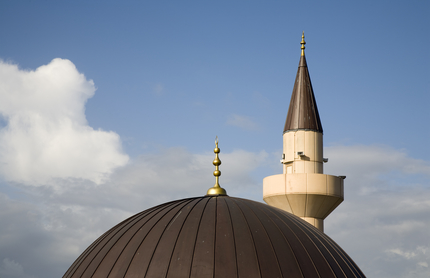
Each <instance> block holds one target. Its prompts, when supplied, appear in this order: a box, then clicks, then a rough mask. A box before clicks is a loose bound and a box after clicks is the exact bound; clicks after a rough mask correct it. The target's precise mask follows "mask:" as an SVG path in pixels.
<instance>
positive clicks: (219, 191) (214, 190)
mask: <svg viewBox="0 0 430 278" xmlns="http://www.w3.org/2000/svg"><path fill="white" fill-rule="evenodd" d="M220 151H221V150H220V149H219V148H218V136H217V137H216V139H215V149H214V153H215V159H214V161H213V162H212V164H213V165H214V166H215V171H214V176H215V185H214V186H213V187H211V188H209V190H208V192H207V193H206V196H215V195H227V191H225V189H224V188H222V187H221V186H220V185H219V176H221V171H220V170H219V166H220V165H221V160H220V159H219V157H218V154H219V153H220Z"/></svg>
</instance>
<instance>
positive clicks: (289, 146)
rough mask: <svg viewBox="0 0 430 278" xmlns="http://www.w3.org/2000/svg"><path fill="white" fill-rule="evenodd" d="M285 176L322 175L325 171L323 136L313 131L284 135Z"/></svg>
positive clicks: (300, 131) (289, 132)
mask: <svg viewBox="0 0 430 278" xmlns="http://www.w3.org/2000/svg"><path fill="white" fill-rule="evenodd" d="M283 150H284V152H283V154H282V160H281V162H282V164H283V173H284V174H293V173H320V174H322V173H323V172H324V170H323V162H324V161H323V135H322V133H321V132H315V131H311V130H295V131H288V132H285V133H284V135H283Z"/></svg>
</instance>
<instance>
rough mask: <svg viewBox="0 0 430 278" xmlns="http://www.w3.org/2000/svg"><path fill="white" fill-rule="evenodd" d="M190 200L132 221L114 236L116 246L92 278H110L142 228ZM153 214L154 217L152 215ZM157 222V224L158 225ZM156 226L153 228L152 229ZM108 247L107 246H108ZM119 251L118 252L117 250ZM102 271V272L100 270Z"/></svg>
mask: <svg viewBox="0 0 430 278" xmlns="http://www.w3.org/2000/svg"><path fill="white" fill-rule="evenodd" d="M189 202H190V200H184V201H183V202H180V203H176V204H175V203H172V204H171V205H170V206H167V208H166V207H162V208H161V210H154V211H153V212H151V213H149V214H146V215H142V217H140V218H139V219H137V220H136V221H132V222H131V223H130V224H131V225H125V226H123V227H122V228H121V229H120V230H119V231H118V232H117V233H116V234H115V235H114V236H113V238H115V237H117V236H118V237H119V238H118V239H117V240H116V242H115V244H114V245H112V246H111V247H109V249H108V250H107V251H106V253H105V254H104V257H103V258H102V261H101V262H100V263H99V264H98V266H97V269H96V270H94V272H93V275H92V276H91V277H93V278H96V277H108V275H110V273H111V272H112V270H113V268H114V267H115V265H116V264H117V262H118V259H119V258H120V257H121V255H122V254H123V253H124V252H125V251H126V252H127V251H128V250H127V249H128V247H129V243H130V241H131V240H132V239H133V238H134V236H135V235H136V234H137V233H138V232H139V231H140V230H141V228H142V227H143V226H145V225H147V224H148V222H149V221H151V220H152V221H153V220H155V219H156V217H157V216H159V219H158V220H157V222H158V221H159V220H160V219H162V218H163V216H164V215H166V214H167V213H169V212H170V211H171V210H174V209H175V208H177V207H181V206H183V205H184V204H187V203H189ZM165 210H167V212H166V213H165V214H164V215H163V214H161V215H160V212H162V211H165ZM152 214H153V215H152ZM148 217H149V219H147V220H143V219H144V218H148ZM140 221H143V222H144V223H142V224H140V225H139V224H138V223H139V222H140ZM157 222H156V223H157ZM154 226H155V225H153V226H152V228H153V227H154ZM119 233H122V234H121V235H119ZM129 234H131V236H129ZM121 240H122V241H124V243H120V242H121ZM106 246H107V245H106ZM116 246H118V248H115V247H116ZM115 249H118V250H115ZM98 269H100V270H98Z"/></svg>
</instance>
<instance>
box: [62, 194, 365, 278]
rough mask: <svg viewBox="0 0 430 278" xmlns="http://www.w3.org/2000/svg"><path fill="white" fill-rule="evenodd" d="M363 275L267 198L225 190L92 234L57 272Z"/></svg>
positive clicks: (257, 277)
mask: <svg viewBox="0 0 430 278" xmlns="http://www.w3.org/2000/svg"><path fill="white" fill-rule="evenodd" d="M100 277H103V278H106V277H110V278H142V277H165V278H177V277H180V278H184V277H189V278H206V277H207V278H218V277H229V278H230V277H246V278H262V277H264V278H266V277H269V278H272V277H289V278H291V277H292V278H314V277H324V278H331V277H337V278H341V277H357V278H361V277H365V276H364V274H363V273H362V272H361V271H360V269H359V268H358V267H357V266H356V265H355V263H354V262H353V261H352V260H351V258H349V256H348V255H347V254H346V253H345V252H344V251H343V250H342V249H341V248H340V247H339V246H338V245H337V244H336V243H335V242H334V241H333V240H331V239H330V238H329V237H328V236H326V235H325V234H324V233H322V232H320V231H319V230H317V229H316V228H315V227H313V226H311V225H310V224H308V223H307V222H305V221H303V220H302V219H300V218H298V217H297V216H294V215H292V214H290V213H288V212H285V211H282V210H279V209H277V208H274V207H270V206H268V205H265V204H262V203H258V202H254V201H250V200H246V199H239V198H232V197H228V196H205V197H196V198H188V199H183V200H178V201H173V202H169V203H166V204H163V205H160V206H157V207H154V208H151V209H148V210H146V211H143V212H141V213H138V214H136V215H134V216H132V217H130V218H128V219H126V220H125V221H123V222H121V223H120V224H118V225H116V226H115V227H113V228H112V229H110V230H109V231H107V232H106V233H104V234H103V235H102V236H100V237H99V239H97V240H95V241H94V243H93V244H91V245H90V246H89V247H88V248H87V249H86V250H85V251H84V252H83V253H82V255H81V256H80V257H79V258H78V259H77V260H76V261H75V262H74V263H73V264H72V265H71V267H70V268H69V270H68V271H67V272H66V274H65V275H64V276H63V278H100Z"/></svg>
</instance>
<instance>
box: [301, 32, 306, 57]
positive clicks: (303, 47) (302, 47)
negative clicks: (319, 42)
mask: <svg viewBox="0 0 430 278" xmlns="http://www.w3.org/2000/svg"><path fill="white" fill-rule="evenodd" d="M300 44H301V45H302V46H301V47H300V48H301V49H302V56H305V44H306V42H305V31H303V33H302V41H301V42H300Z"/></svg>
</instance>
